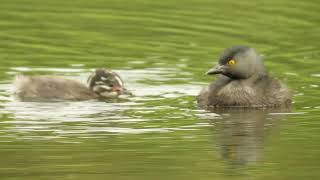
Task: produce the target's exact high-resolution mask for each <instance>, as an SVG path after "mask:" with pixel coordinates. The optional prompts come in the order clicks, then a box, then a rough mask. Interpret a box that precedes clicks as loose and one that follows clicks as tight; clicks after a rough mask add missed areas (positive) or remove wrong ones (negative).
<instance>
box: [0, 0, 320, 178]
mask: <svg viewBox="0 0 320 180" xmlns="http://www.w3.org/2000/svg"><path fill="white" fill-rule="evenodd" d="M319 12H320V5H319V1H317V0H309V1H298V0H293V1H292V0H281V1H279V0H270V1H260V0H259V1H253V0H252V1H249V0H245V1H236V0H227V1H218V0H185V1H182V0H170V1H169V0H163V1H151V0H150V1H147V0H132V1H129V0H107V1H103V0H90V1H85V0H76V1H64V0H55V1H53V0H52V1H43V0H2V1H1V5H0V156H1V163H0V179H1V180H16V179H23V180H29V179H30V180H31V179H32V180H34V179H121V180H122V179H130V180H132V179H137V180H141V179H200V180H204V179H237V180H238V179H243V180H248V179H273V180H274V179H279V180H283V179H290V180H294V179H297V180H300V179H318V178H319V177H320V171H319V167H320V150H319V149H320V141H319V139H320V121H319V117H320V116H319V115H320V103H319V102H320V97H319V96H320V92H319V88H320V87H319V86H320V83H319V80H320V68H319V65H318V62H319V58H320V49H319V47H320V41H319V38H320V36H319V31H320V18H319ZM235 44H245V45H249V46H252V47H254V48H256V49H257V51H259V52H260V53H261V54H262V55H263V57H264V59H265V64H266V66H267V67H268V69H269V71H270V72H271V74H273V75H274V76H277V77H278V78H279V79H281V80H282V81H283V82H285V83H286V84H288V86H289V87H290V88H291V89H292V90H293V92H294V94H295V96H294V105H293V108H292V110H291V112H286V113H284V112H282V111H280V110H269V111H257V110H255V111H236V110H234V111H228V112H207V111H204V110H201V109H198V108H197V106H196V103H195V96H196V95H197V94H198V92H199V91H200V90H201V88H202V87H203V86H206V85H207V84H208V83H209V82H211V81H212V80H213V79H214V78H213V77H208V76H205V75H204V72H206V71H207V70H208V69H209V68H210V67H212V66H213V65H214V64H215V62H216V60H217V58H218V56H219V53H220V52H221V51H222V50H223V49H225V48H227V47H229V46H232V45H235ZM98 67H108V68H111V69H114V70H115V71H117V72H118V73H119V74H121V76H123V79H124V80H125V82H126V86H127V87H128V89H130V90H131V91H132V92H133V93H134V94H135V96H133V97H130V98H129V99H128V100H126V101H123V102H116V103H105V102H96V101H89V102H58V103H28V102H17V101H15V100H14V99H13V98H12V96H11V93H12V88H13V87H12V80H13V78H14V76H15V75H16V74H21V73H22V74H55V75H63V76H65V77H67V78H72V79H77V80H80V81H82V82H85V81H86V78H87V77H88V75H89V74H90V71H91V70H92V69H94V68H98Z"/></svg>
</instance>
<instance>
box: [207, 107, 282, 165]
mask: <svg viewBox="0 0 320 180" xmlns="http://www.w3.org/2000/svg"><path fill="white" fill-rule="evenodd" d="M284 112H288V110H276V111H275V110H272V111H270V110H246V109H241V110H240V109H229V110H223V111H222V110H219V111H217V110H215V113H218V114H220V115H221V117H222V119H214V120H212V123H214V125H215V126H213V127H214V131H215V137H216V141H217V147H218V151H219V153H220V155H221V156H222V158H223V159H224V160H226V161H227V162H228V164H229V165H230V166H231V167H243V166H246V165H251V164H256V162H257V161H258V160H259V159H261V156H262V152H263V149H264V145H265V143H264V142H265V141H266V138H267V137H268V135H269V134H270V133H271V131H272V129H273V128H274V127H275V126H277V124H279V121H280V120H281V119H284V118H285V114H284Z"/></svg>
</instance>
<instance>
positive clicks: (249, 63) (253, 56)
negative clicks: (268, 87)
mask: <svg viewBox="0 0 320 180" xmlns="http://www.w3.org/2000/svg"><path fill="white" fill-rule="evenodd" d="M257 73H259V74H264V73H266V72H265V68H264V65H263V63H262V60H261V58H260V56H259V55H258V54H257V52H256V51H255V50H254V49H253V48H250V47H246V46H233V47H231V48H228V49H226V50H225V51H224V52H223V53H222V55H221V57H220V58H219V62H218V64H217V65H216V66H215V67H214V68H212V69H210V70H209V71H208V72H207V74H208V75H213V74H223V75H225V76H228V77H229V78H231V79H247V78H250V77H251V76H253V75H254V74H257Z"/></svg>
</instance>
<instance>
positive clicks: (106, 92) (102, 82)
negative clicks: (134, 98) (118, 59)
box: [88, 69, 128, 98]
mask: <svg viewBox="0 0 320 180" xmlns="http://www.w3.org/2000/svg"><path fill="white" fill-rule="evenodd" d="M88 84H89V88H90V89H91V90H92V91H93V92H95V93H96V94H98V95H99V96H100V97H105V98H112V97H118V96H119V95H121V94H127V93H128V91H127V90H126V89H125V88H124V83H123V80H122V79H121V77H120V76H119V75H118V74H117V73H115V72H112V71H110V70H106V69H97V70H96V71H95V72H94V73H93V74H92V75H91V76H90V77H89V78H88Z"/></svg>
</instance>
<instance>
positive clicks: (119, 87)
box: [112, 85, 123, 94]
mask: <svg viewBox="0 0 320 180" xmlns="http://www.w3.org/2000/svg"><path fill="white" fill-rule="evenodd" d="M112 91H114V92H117V93H118V94H121V93H122V92H123V87H122V86H119V85H114V86H112Z"/></svg>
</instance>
